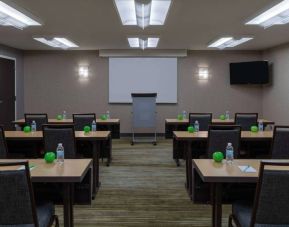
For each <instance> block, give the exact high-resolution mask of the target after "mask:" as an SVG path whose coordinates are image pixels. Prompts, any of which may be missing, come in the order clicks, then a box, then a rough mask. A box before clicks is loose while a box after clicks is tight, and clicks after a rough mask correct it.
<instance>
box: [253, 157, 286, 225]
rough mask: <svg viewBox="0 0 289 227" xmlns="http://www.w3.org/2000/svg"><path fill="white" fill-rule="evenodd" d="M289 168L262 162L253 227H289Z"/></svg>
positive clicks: (280, 164) (281, 164)
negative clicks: (257, 226) (258, 226)
mask: <svg viewBox="0 0 289 227" xmlns="http://www.w3.org/2000/svg"><path fill="white" fill-rule="evenodd" d="M288 167H289V163H276V162H275V163H274V162H261V164H260V170H259V181H258V184H257V188H256V194H255V201H254V207H253V211H252V218H251V225H250V226H251V227H253V226H256V225H257V224H259V225H260V226H267V225H268V226H289V215H288V210H289V193H288V188H289V169H288ZM274 168H275V170H274ZM280 168H281V169H280Z"/></svg>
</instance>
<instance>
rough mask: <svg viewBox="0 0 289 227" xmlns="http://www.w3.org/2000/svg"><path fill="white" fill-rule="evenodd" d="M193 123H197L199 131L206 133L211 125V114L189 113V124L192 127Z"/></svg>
mask: <svg viewBox="0 0 289 227" xmlns="http://www.w3.org/2000/svg"><path fill="white" fill-rule="evenodd" d="M195 121H198V122H199V125H200V131H208V130H209V125H210V124H212V113H190V114H189V124H190V125H194V124H195Z"/></svg>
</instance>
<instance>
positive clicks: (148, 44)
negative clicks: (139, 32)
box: [128, 37, 159, 50]
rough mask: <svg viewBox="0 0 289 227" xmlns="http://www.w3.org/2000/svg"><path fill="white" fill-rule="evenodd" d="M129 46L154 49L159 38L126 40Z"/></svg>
mask: <svg viewBox="0 0 289 227" xmlns="http://www.w3.org/2000/svg"><path fill="white" fill-rule="evenodd" d="M128 43H129V46H130V47H132V48H141V49H143V50H144V49H146V48H156V47H157V46H158V43H159V38H151V37H150V38H147V39H143V38H128Z"/></svg>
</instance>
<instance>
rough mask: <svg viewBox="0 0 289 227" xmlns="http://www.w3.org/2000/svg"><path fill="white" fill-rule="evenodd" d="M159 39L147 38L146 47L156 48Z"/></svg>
mask: <svg viewBox="0 0 289 227" xmlns="http://www.w3.org/2000/svg"><path fill="white" fill-rule="evenodd" d="M159 40H160V39H159V38H148V48H156V47H157V46H158V43H159Z"/></svg>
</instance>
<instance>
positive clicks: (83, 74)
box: [78, 66, 88, 79]
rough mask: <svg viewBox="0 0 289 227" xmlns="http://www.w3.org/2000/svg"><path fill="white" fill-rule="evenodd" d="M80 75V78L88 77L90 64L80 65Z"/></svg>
mask: <svg viewBox="0 0 289 227" xmlns="http://www.w3.org/2000/svg"><path fill="white" fill-rule="evenodd" d="M78 75H79V77H80V78H83V79H86V78H88V66H79V68H78Z"/></svg>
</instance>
